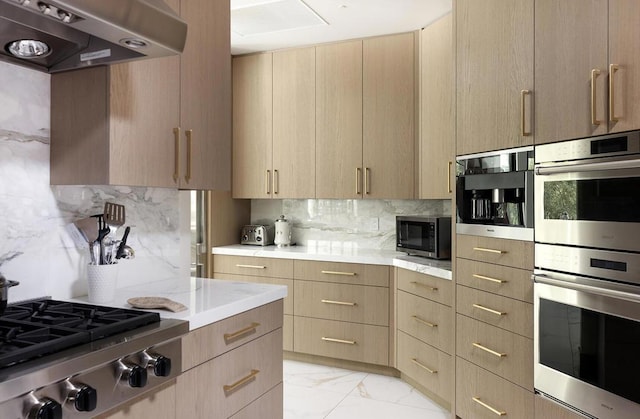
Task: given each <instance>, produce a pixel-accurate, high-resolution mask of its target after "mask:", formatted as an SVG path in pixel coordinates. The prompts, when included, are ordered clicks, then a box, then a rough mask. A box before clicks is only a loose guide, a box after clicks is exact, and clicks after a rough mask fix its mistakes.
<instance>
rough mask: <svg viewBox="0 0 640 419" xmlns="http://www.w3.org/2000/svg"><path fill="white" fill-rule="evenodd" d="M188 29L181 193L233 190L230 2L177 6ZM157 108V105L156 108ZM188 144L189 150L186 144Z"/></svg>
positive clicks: (184, 61)
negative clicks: (205, 190) (204, 190)
mask: <svg viewBox="0 0 640 419" xmlns="http://www.w3.org/2000/svg"><path fill="white" fill-rule="evenodd" d="M180 12H181V13H180V14H181V16H182V18H183V19H184V20H185V21H186V22H187V23H188V24H189V34H188V37H187V44H186V46H185V49H184V52H183V53H182V57H181V69H180V75H181V77H180V83H181V93H182V94H181V100H180V120H181V126H182V130H183V131H184V132H183V134H182V135H183V137H182V141H183V142H184V146H183V147H182V150H184V151H183V152H182V153H181V158H182V162H181V163H182V164H181V166H182V168H183V169H182V173H181V176H180V187H181V188H183V189H219V190H229V189H230V188H231V51H230V29H229V14H230V10H229V0H199V1H194V0H189V1H184V0H183V1H182V2H181V9H180ZM154 106H155V104H154ZM189 143H190V144H189Z"/></svg>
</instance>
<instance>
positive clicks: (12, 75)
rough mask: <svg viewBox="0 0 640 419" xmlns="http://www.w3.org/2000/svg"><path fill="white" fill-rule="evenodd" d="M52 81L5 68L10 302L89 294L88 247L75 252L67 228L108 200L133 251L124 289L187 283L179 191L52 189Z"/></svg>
mask: <svg viewBox="0 0 640 419" xmlns="http://www.w3.org/2000/svg"><path fill="white" fill-rule="evenodd" d="M49 77H50V76H49V75H47V74H44V73H40V72H37V71H33V70H28V69H24V68H22V67H18V66H14V65H11V64H7V63H2V62H0V80H2V83H0V273H2V274H3V275H4V276H6V277H7V278H8V279H12V280H16V281H19V282H20V285H19V286H18V287H14V288H12V289H11V293H10V295H9V297H10V300H11V301H16V300H22V299H27V298H35V297H40V296H44V295H51V296H52V297H54V298H62V299H65V298H71V297H76V296H80V295H84V294H86V281H85V277H86V276H85V275H86V265H87V264H88V262H89V253H88V247H86V248H85V247H81V248H77V247H76V245H75V244H74V242H73V241H72V240H71V236H70V235H69V233H68V231H67V229H66V227H67V225H69V224H70V223H71V222H73V221H74V220H76V219H78V218H82V217H85V216H88V215H91V214H96V213H100V212H102V210H103V208H104V202H105V201H107V200H108V201H111V202H116V203H119V204H124V205H125V206H126V218H127V222H126V224H127V225H130V226H131V234H130V236H129V240H128V243H129V244H130V245H131V246H132V247H133V248H134V249H135V251H136V258H135V259H133V260H122V261H121V266H120V272H119V278H118V281H119V286H127V285H134V284H137V283H142V282H149V281H151V280H160V279H165V278H175V276H176V275H177V274H179V273H183V274H184V276H185V277H186V276H188V272H189V270H188V268H189V267H188V263H187V264H185V263H184V262H181V261H182V260H183V257H182V256H181V255H180V246H179V245H180V239H181V237H180V233H179V224H180V220H179V192H178V191H176V190H170V189H157V188H153V189H152V188H129V187H95V186H50V185H49V129H50V128H49V127H50V122H49V107H50V87H49V81H50V80H49ZM119 234H120V235H122V231H121V232H120V233H119ZM187 239H188V238H187Z"/></svg>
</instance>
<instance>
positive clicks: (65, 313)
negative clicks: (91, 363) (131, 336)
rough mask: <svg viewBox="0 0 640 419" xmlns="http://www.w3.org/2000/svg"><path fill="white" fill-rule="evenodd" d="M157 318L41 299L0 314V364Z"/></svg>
mask: <svg viewBox="0 0 640 419" xmlns="http://www.w3.org/2000/svg"><path fill="white" fill-rule="evenodd" d="M159 321H160V315H159V314H158V313H149V312H144V311H140V310H129V309H123V308H112V307H103V306H94V305H90V304H82V303H72V302H66V301H56V300H49V299H41V300H34V301H28V302H24V303H19V304H12V305H9V306H7V308H6V310H5V312H4V314H3V315H2V316H0V367H7V366H10V365H13V364H16V363H20V362H23V361H27V360H31V359H34V358H38V357H40V356H43V355H48V354H51V353H54V352H58V351H61V350H63V349H67V348H70V347H73V346H76V345H80V344H83V343H88V342H92V341H95V340H98V339H102V338H105V337H108V336H112V335H115V334H118V333H121V332H125V331H128V330H132V329H136V328H138V327H141V326H145V325H147V324H151V323H155V322H159Z"/></svg>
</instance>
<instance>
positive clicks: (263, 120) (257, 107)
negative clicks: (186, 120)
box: [232, 53, 273, 198]
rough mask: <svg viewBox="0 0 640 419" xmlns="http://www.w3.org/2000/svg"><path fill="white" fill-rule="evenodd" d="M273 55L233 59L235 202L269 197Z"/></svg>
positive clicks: (246, 56)
mask: <svg viewBox="0 0 640 419" xmlns="http://www.w3.org/2000/svg"><path fill="white" fill-rule="evenodd" d="M272 70H273V69H272V54H271V53H266V54H256V55H245V56H241V57H236V58H234V59H233V188H232V195H233V197H234V198H270V197H271V194H272V188H271V176H272V175H273V173H272V169H271V162H272V154H273V153H272V150H273V144H272V110H273V108H272V76H271V75H272Z"/></svg>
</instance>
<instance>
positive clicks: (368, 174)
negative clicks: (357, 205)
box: [364, 167, 371, 195]
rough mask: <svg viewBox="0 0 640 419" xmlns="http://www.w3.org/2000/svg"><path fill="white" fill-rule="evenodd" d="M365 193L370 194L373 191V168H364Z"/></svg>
mask: <svg viewBox="0 0 640 419" xmlns="http://www.w3.org/2000/svg"><path fill="white" fill-rule="evenodd" d="M364 193H365V194H366V195H369V194H370V193H371V169H369V168H368V167H365V168H364Z"/></svg>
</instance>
